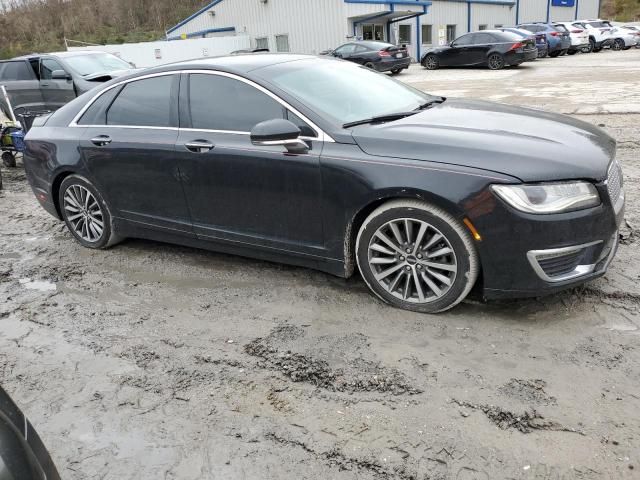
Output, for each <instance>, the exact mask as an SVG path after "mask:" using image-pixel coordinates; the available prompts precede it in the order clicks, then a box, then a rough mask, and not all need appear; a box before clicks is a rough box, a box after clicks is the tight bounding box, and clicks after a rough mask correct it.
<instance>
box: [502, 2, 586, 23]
mask: <svg viewBox="0 0 640 480" xmlns="http://www.w3.org/2000/svg"><path fill="white" fill-rule="evenodd" d="M581 1H582V0H581ZM548 2H549V0H520V12H519V18H518V23H528V22H545V21H546V20H547V4H548ZM514 8H515V7H514Z"/></svg>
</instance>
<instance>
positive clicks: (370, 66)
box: [364, 62, 376, 70]
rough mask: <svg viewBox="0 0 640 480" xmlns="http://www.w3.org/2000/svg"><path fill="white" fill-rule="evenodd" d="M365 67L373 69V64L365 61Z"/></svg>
mask: <svg viewBox="0 0 640 480" xmlns="http://www.w3.org/2000/svg"><path fill="white" fill-rule="evenodd" d="M364 66H365V67H367V68H370V69H371V70H375V68H376V67H375V65H374V64H373V63H371V62H367V63H365V64H364Z"/></svg>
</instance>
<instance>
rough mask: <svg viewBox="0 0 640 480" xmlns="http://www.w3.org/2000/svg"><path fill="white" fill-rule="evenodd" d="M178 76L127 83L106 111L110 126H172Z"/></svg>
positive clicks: (165, 76) (164, 76)
mask: <svg viewBox="0 0 640 480" xmlns="http://www.w3.org/2000/svg"><path fill="white" fill-rule="evenodd" d="M174 78H176V76H175V75H163V76H161V77H153V78H147V79H144V80H136V81H134V82H130V83H127V84H126V85H125V87H124V88H123V89H122V92H120V95H118V97H117V98H116V99H115V100H114V101H113V103H112V104H111V107H110V108H109V110H108V111H107V125H135V126H144V127H171V126H172V121H171V117H172V115H171V106H172V102H171V101H170V100H169V99H171V98H172V95H171V90H172V87H173V84H174Z"/></svg>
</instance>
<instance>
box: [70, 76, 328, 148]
mask: <svg viewBox="0 0 640 480" xmlns="http://www.w3.org/2000/svg"><path fill="white" fill-rule="evenodd" d="M183 73H188V74H192V73H196V74H205V75H218V76H221V77H227V78H232V79H234V80H238V81H240V82H244V83H246V84H247V85H250V86H252V87H254V88H256V89H258V90H259V91H261V92H262V93H264V94H266V95H267V96H269V97H271V98H272V99H274V100H275V101H276V102H278V103H279V104H280V105H282V106H283V107H284V108H286V109H287V110H289V111H291V112H292V113H293V114H295V115H297V116H298V117H300V119H301V120H302V121H303V122H305V123H307V124H308V125H309V126H310V127H311V128H313V129H314V130H315V131H316V132H317V133H318V136H316V137H300V138H302V139H304V140H317V141H321V142H329V143H335V140H334V139H333V138H331V136H330V135H328V134H327V133H326V132H324V131H323V130H322V129H321V128H320V127H318V126H317V125H316V124H315V123H313V122H312V121H311V120H309V119H308V118H307V117H306V116H305V115H303V114H302V113H300V111H299V110H297V109H296V108H294V107H292V106H291V105H290V104H289V103H287V102H286V101H284V100H282V99H281V98H280V97H278V96H277V95H276V94H275V93H273V92H271V91H269V90H267V89H266V88H264V87H263V86H262V85H258V84H257V83H255V82H254V81H252V80H249V79H248V78H244V77H242V76H240V75H236V74H234V73H228V72H221V71H219V70H198V69H189V70H174V71H171V72H159V73H150V74H147V75H141V76H139V77H135V78H130V79H127V80H122V81H120V82H117V83H114V84H113V85H111V86H110V87H109V88H106V89H104V90H102V91H101V92H99V93H97V94H96V95H95V96H94V97H93V98H92V99H91V100H89V102H87V103H86V105H85V106H84V107H82V109H81V110H80V111H79V112H78V113H77V115H76V116H75V117H74V118H73V120H72V121H71V123H69V125H68V126H69V127H80V128H87V127H110V128H150V129H159V130H185V131H198V132H211V133H230V134H236V135H249V134H250V132H243V131H236V130H212V129H201V128H179V127H152V126H145V125H78V121H79V120H80V118H82V116H83V115H84V114H85V112H86V111H87V110H88V109H89V107H91V105H93V104H94V103H95V102H96V100H98V98H100V97H101V96H102V95H104V94H105V93H107V92H108V91H110V90H111V89H113V88H116V87H119V86H121V85H124V84H127V83H131V82H135V81H138V80H145V79H148V78H154V77H162V76H167V75H180V74H183Z"/></svg>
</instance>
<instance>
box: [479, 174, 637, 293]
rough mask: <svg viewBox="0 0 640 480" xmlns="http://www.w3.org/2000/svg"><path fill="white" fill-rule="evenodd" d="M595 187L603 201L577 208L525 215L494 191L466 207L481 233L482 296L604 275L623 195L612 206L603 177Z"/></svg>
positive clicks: (549, 288) (555, 287)
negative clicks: (475, 206)
mask: <svg viewBox="0 0 640 480" xmlns="http://www.w3.org/2000/svg"><path fill="white" fill-rule="evenodd" d="M596 187H597V189H598V191H599V193H600V197H601V199H602V203H601V204H600V205H599V206H597V207H594V208H590V209H586V210H580V211H576V212H568V213H562V214H552V215H533V214H527V213H523V212H520V211H517V210H515V209H513V208H512V207H510V206H509V205H507V204H506V203H504V202H503V201H502V200H501V199H499V198H497V197H495V196H493V194H491V195H492V198H491V200H487V201H486V203H484V205H483V206H482V207H481V209H480V210H479V211H477V212H475V211H473V210H472V211H469V212H467V213H468V215H469V218H470V219H471V221H472V223H473V224H474V226H475V227H476V229H477V230H478V232H479V233H480V235H481V236H482V241H480V242H477V243H476V246H477V248H478V253H479V254H480V260H481V263H482V271H483V295H484V297H485V298H488V299H492V298H510V297H511V298H514V297H530V296H542V295H547V294H550V293H554V292H557V291H560V290H563V289H566V288H569V287H573V286H576V285H580V284H582V283H584V282H586V281H589V280H591V279H594V278H597V277H599V276H601V275H603V274H604V273H605V272H606V270H607V268H608V266H609V264H610V263H611V261H612V259H613V257H614V255H615V252H616V249H617V245H618V233H617V232H618V228H619V226H620V223H621V222H622V220H623V218H624V195H623V194H621V195H620V197H619V198H618V201H616V204H615V205H613V204H612V203H611V201H610V199H609V194H608V190H607V182H602V183H600V184H598V185H596ZM485 198H488V196H487V197H485Z"/></svg>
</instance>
